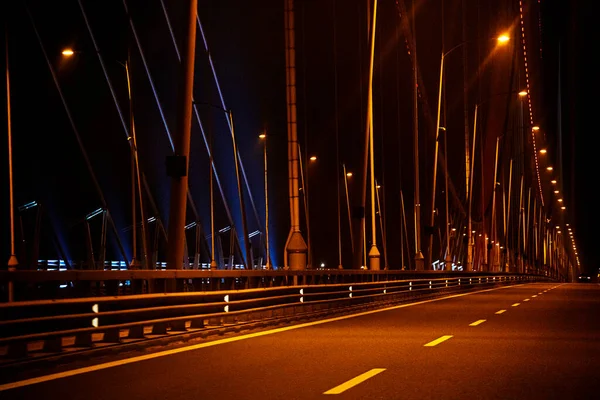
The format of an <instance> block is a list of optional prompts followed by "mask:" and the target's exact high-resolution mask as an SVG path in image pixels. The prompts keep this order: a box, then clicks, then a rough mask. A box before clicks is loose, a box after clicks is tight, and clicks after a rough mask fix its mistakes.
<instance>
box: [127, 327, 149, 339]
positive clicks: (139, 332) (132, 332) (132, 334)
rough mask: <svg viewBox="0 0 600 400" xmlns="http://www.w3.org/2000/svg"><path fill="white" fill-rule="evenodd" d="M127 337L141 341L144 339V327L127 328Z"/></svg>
mask: <svg viewBox="0 0 600 400" xmlns="http://www.w3.org/2000/svg"><path fill="white" fill-rule="evenodd" d="M127 337H128V338H131V339H143V338H144V337H145V336H144V326H143V325H138V326H132V327H131V328H129V333H128V334H127Z"/></svg>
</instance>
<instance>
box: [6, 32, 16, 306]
mask: <svg viewBox="0 0 600 400" xmlns="http://www.w3.org/2000/svg"><path fill="white" fill-rule="evenodd" d="M5 38H6V46H5V48H4V49H5V52H6V58H5V61H6V111H7V112H6V114H7V120H8V131H7V133H8V175H9V178H8V181H9V183H8V187H9V194H10V201H9V204H10V257H9V259H8V270H9V271H14V270H16V269H17V266H18V265H19V261H18V260H17V255H16V254H15V213H14V194H13V168H12V167H13V165H12V126H11V120H10V114H11V113H10V72H9V71H10V69H9V66H8V32H7V34H6V35H5ZM13 290H14V287H13V282H12V280H9V282H8V301H9V302H11V301H13V300H14V292H13Z"/></svg>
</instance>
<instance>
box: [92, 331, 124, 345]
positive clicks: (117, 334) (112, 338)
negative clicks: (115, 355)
mask: <svg viewBox="0 0 600 400" xmlns="http://www.w3.org/2000/svg"><path fill="white" fill-rule="evenodd" d="M102 341H103V342H108V343H121V331H120V330H119V329H109V330H107V331H106V332H104V337H103V338H102ZM90 343H91V337H90Z"/></svg>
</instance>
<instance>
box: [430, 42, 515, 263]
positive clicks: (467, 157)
mask: <svg viewBox="0 0 600 400" xmlns="http://www.w3.org/2000/svg"><path fill="white" fill-rule="evenodd" d="M494 40H497V42H498V45H504V44H506V43H507V42H508V41H509V40H510V36H508V35H507V34H502V35H500V36H498V37H497V38H494ZM467 43H470V41H464V42H461V43H459V44H457V45H456V46H454V47H452V48H451V49H450V50H448V51H446V52H444V51H443V50H442V57H441V60H440V80H439V87H438V106H437V119H436V129H435V153H434V158H433V160H434V161H433V190H432V191H431V214H430V221H429V222H430V224H429V225H430V226H433V224H434V222H435V191H436V190H435V188H436V183H437V163H438V149H439V136H440V114H441V106H442V87H443V85H444V60H445V58H446V57H447V56H448V55H449V54H450V53H452V52H453V51H454V50H456V49H458V48H459V47H462V46H463V45H465V44H467ZM444 130H445V129H444ZM467 140H468V138H467ZM468 148H469V146H468V142H467V143H466V150H467V151H466V152H465V160H466V164H465V175H466V186H465V188H466V194H467V198H470V197H471V185H470V184H469V181H470V179H471V178H472V174H471V173H470V172H469V171H470V170H471V169H472V168H469V165H470V164H471V157H470V154H469V151H468ZM447 156H448V154H446V157H447ZM446 174H447V172H446ZM470 230H471V229H470V227H469V231H470ZM428 236H429V245H428V251H427V257H428V261H429V262H428V268H429V265H431V261H432V260H431V258H432V257H431V251H432V246H433V233H431V232H430V233H429V235H428ZM468 267H469V264H468V263H467V269H468Z"/></svg>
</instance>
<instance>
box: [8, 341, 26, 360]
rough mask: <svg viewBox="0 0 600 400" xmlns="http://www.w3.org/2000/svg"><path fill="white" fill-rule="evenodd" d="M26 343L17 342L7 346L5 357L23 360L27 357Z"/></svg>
mask: <svg viewBox="0 0 600 400" xmlns="http://www.w3.org/2000/svg"><path fill="white" fill-rule="evenodd" d="M27 352H28V350H27V342H24V341H17V342H14V343H11V344H9V345H8V349H7V351H6V356H7V357H8V358H24V357H27Z"/></svg>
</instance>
